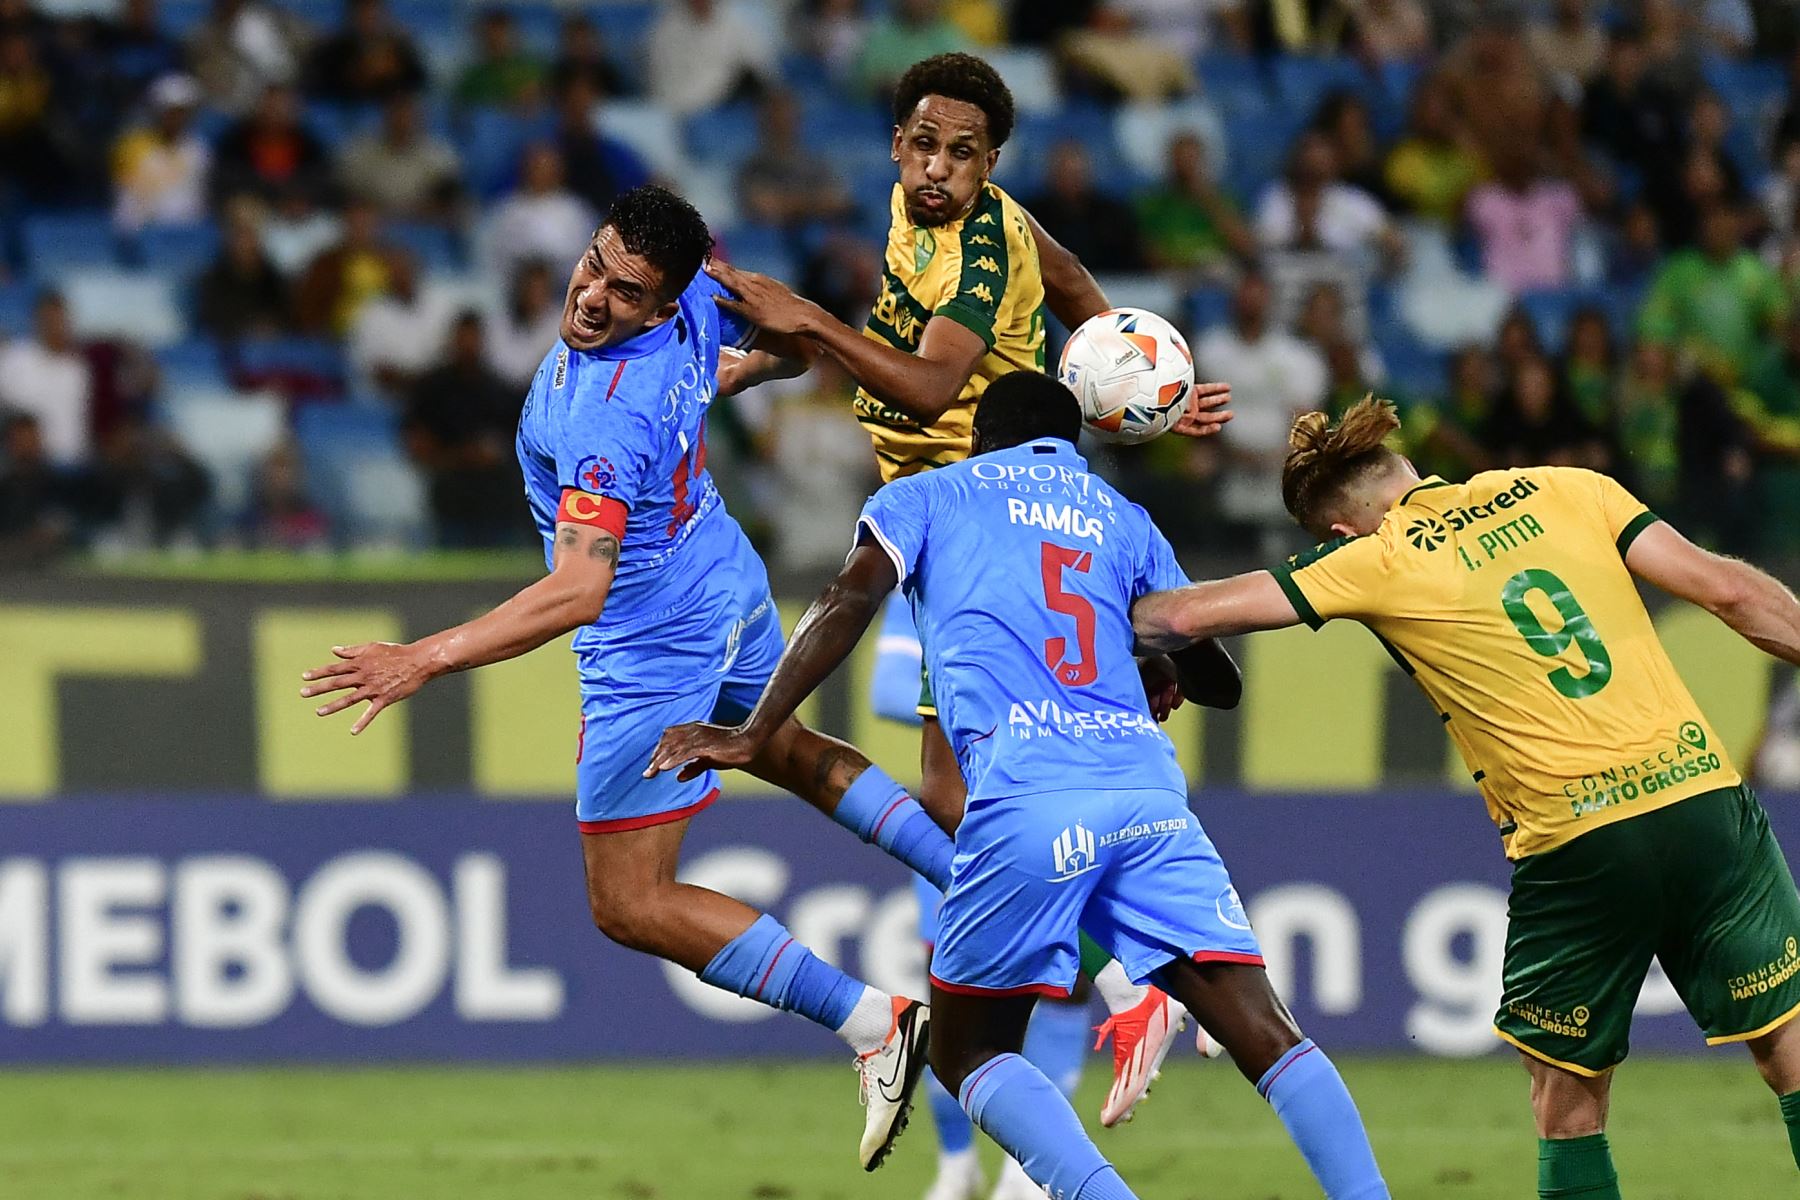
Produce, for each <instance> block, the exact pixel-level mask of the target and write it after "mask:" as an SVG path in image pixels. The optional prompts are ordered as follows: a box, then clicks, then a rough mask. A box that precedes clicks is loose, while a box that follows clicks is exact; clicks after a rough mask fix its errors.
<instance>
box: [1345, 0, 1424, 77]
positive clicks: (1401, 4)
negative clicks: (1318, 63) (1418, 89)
mask: <svg viewBox="0 0 1800 1200" xmlns="http://www.w3.org/2000/svg"><path fill="white" fill-rule="evenodd" d="M1343 3H1344V7H1345V9H1346V10H1347V11H1348V12H1349V13H1350V37H1351V44H1352V46H1353V47H1354V48H1355V51H1356V55H1357V57H1359V58H1361V59H1362V60H1363V61H1364V62H1370V63H1400V62H1418V61H1420V60H1421V59H1423V58H1424V57H1425V56H1426V55H1428V54H1430V53H1431V15H1430V13H1428V12H1427V11H1426V9H1425V6H1424V5H1423V4H1421V3H1420V2H1419V0H1343Z"/></svg>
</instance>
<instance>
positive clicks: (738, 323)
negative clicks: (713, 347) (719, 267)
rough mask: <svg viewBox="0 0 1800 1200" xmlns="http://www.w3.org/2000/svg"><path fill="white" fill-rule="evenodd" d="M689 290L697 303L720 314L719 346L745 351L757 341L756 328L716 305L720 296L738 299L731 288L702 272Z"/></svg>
mask: <svg viewBox="0 0 1800 1200" xmlns="http://www.w3.org/2000/svg"><path fill="white" fill-rule="evenodd" d="M688 290H689V292H690V293H691V294H692V295H693V297H694V299H695V300H696V301H697V302H699V303H703V304H710V305H712V307H713V310H714V311H715V312H717V313H718V314H719V345H721V346H729V347H731V348H733V349H735V350H743V349H746V348H748V347H749V345H750V343H751V342H753V341H755V340H756V326H754V325H752V324H751V323H750V322H748V321H746V320H744V318H742V317H740V316H738V314H736V313H734V312H732V311H731V310H730V309H729V308H720V307H719V305H718V304H717V303H716V298H717V297H719V296H724V297H725V298H726V299H728V300H735V299H737V297H736V296H733V295H732V294H731V289H730V288H728V287H726V286H725V285H724V284H722V283H720V282H719V281H718V280H716V279H714V278H713V277H712V276H711V275H708V274H707V273H706V272H705V271H701V272H700V273H699V274H698V275H695V276H694V282H693V283H691V284H689V285H688Z"/></svg>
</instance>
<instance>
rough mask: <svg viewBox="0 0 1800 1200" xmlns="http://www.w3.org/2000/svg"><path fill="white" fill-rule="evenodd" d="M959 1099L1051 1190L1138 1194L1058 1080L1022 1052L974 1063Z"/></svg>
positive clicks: (1072, 1197)
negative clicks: (1101, 1147)
mask: <svg viewBox="0 0 1800 1200" xmlns="http://www.w3.org/2000/svg"><path fill="white" fill-rule="evenodd" d="M957 1099H959V1100H960V1101H962V1106H963V1110H964V1111H966V1112H967V1113H968V1114H969V1117H970V1118H971V1119H972V1120H973V1121H974V1122H975V1124H977V1125H979V1126H981V1129H982V1131H983V1132H984V1133H986V1134H987V1135H988V1136H989V1137H991V1138H993V1139H994V1140H995V1141H996V1142H998V1143H1000V1148H1001V1149H1003V1150H1005V1151H1006V1152H1007V1153H1008V1154H1010V1155H1012V1156H1013V1157H1014V1158H1015V1159H1017V1160H1018V1162H1019V1165H1020V1166H1021V1167H1024V1168H1025V1173H1026V1174H1027V1175H1029V1176H1031V1178H1032V1181H1033V1182H1034V1183H1036V1184H1037V1185H1038V1186H1039V1187H1044V1188H1049V1189H1050V1194H1051V1195H1052V1196H1060V1197H1066V1198H1067V1200H1078V1198H1079V1200H1137V1197H1136V1196H1134V1195H1133V1194H1132V1192H1131V1190H1130V1189H1129V1188H1127V1187H1126V1186H1125V1184H1124V1182H1123V1181H1122V1180H1121V1179H1120V1178H1119V1173H1118V1172H1117V1171H1115V1170H1113V1168H1112V1164H1111V1163H1109V1162H1107V1161H1106V1159H1105V1158H1104V1157H1103V1156H1102V1155H1101V1153H1100V1151H1099V1150H1098V1149H1096V1148H1095V1146H1094V1143H1093V1142H1092V1141H1091V1140H1090V1139H1089V1138H1088V1135H1087V1131H1086V1130H1084V1129H1082V1127H1081V1118H1079V1117H1077V1116H1076V1115H1075V1110H1074V1109H1072V1108H1070V1107H1069V1102H1068V1101H1067V1100H1066V1099H1064V1098H1063V1094H1062V1093H1061V1092H1059V1091H1057V1090H1056V1085H1055V1084H1053V1083H1051V1082H1050V1081H1049V1080H1048V1079H1046V1078H1044V1074H1043V1072H1041V1071H1039V1070H1038V1069H1037V1068H1036V1067H1034V1066H1032V1065H1031V1064H1030V1063H1028V1062H1026V1061H1025V1060H1024V1059H1023V1058H1021V1057H1020V1056H1019V1055H1017V1054H1002V1055H1000V1056H999V1057H998V1058H991V1059H989V1060H988V1061H987V1062H985V1063H983V1064H981V1066H979V1067H977V1068H975V1070H974V1071H973V1072H971V1073H970V1075H969V1077H968V1078H967V1079H965V1080H964V1081H963V1085H962V1095H960V1096H959V1097H957Z"/></svg>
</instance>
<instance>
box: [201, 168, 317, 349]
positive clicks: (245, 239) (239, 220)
mask: <svg viewBox="0 0 1800 1200" xmlns="http://www.w3.org/2000/svg"><path fill="white" fill-rule="evenodd" d="M195 291H196V293H197V301H196V305H195V308H196V313H195V315H196V316H197V317H198V318H199V324H200V328H202V329H204V330H206V332H208V333H210V334H212V335H213V336H214V337H216V338H220V339H222V340H225V341H233V340H236V339H238V338H243V337H274V336H276V335H278V334H281V333H285V332H287V331H288V330H289V329H291V328H292V324H293V305H292V302H291V299H290V297H289V295H288V285H287V280H286V279H284V278H283V277H282V274H281V272H280V271H279V270H277V269H276V267H275V264H274V263H273V262H271V261H269V256H268V254H267V253H265V252H264V250H263V242H262V231H261V230H260V229H258V228H257V223H256V216H255V213H254V211H253V210H252V209H251V208H250V207H249V206H248V205H247V204H245V203H243V202H239V203H238V204H236V205H234V206H233V207H232V208H231V210H230V211H229V213H228V214H227V217H226V220H225V228H224V244H223V246H221V248H220V251H219V257H218V258H217V259H215V260H214V261H213V264H212V265H211V266H209V267H208V268H206V271H205V272H204V273H203V274H202V275H201V276H200V279H199V282H198V284H197V285H196V287H195Z"/></svg>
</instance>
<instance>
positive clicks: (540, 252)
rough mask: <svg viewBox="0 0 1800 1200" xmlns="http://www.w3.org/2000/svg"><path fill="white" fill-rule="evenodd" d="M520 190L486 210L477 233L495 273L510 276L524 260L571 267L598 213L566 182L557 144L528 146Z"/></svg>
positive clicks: (490, 270) (489, 268) (590, 234)
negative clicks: (541, 260)
mask: <svg viewBox="0 0 1800 1200" xmlns="http://www.w3.org/2000/svg"><path fill="white" fill-rule="evenodd" d="M519 174H520V179H519V190H518V191H516V192H513V193H512V194H511V195H509V196H507V197H506V198H505V199H503V200H501V201H500V202H499V203H498V204H496V205H494V207H493V208H491V209H489V210H488V215H487V218H486V221H485V222H484V224H483V227H482V229H481V232H480V235H479V239H478V240H479V243H480V245H481V247H482V261H483V262H484V263H485V265H486V270H487V272H488V274H489V276H490V277H491V278H494V279H511V278H513V276H514V275H515V274H516V273H517V272H518V270H519V266H520V264H521V263H523V262H526V261H527V260H529V259H548V260H549V261H550V262H552V263H555V264H557V267H558V269H559V270H566V269H567V268H568V267H570V266H571V265H572V264H573V263H574V262H575V260H576V259H577V258H579V257H580V256H581V254H582V252H583V251H585V250H586V249H587V246H588V243H589V242H590V241H592V240H593V236H594V230H595V228H596V227H597V226H598V224H599V220H600V217H599V214H598V213H596V212H595V210H594V208H593V206H592V205H590V204H589V203H588V202H587V201H586V200H584V199H582V198H581V197H580V196H577V195H576V194H575V193H574V192H572V191H570V190H569V189H568V188H566V187H565V186H564V185H563V160H562V155H560V154H558V153H557V151H556V148H555V147H554V146H551V145H548V144H545V143H539V144H537V145H533V146H528V147H526V149H525V157H524V162H523V165H522V169H521V170H520V173H519Z"/></svg>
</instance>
